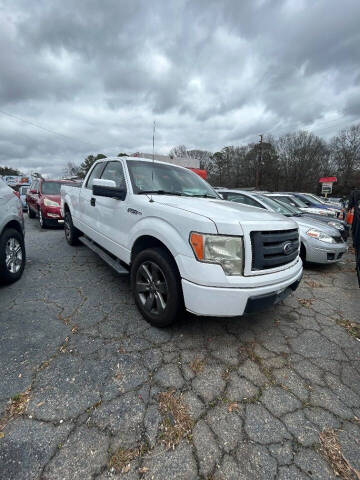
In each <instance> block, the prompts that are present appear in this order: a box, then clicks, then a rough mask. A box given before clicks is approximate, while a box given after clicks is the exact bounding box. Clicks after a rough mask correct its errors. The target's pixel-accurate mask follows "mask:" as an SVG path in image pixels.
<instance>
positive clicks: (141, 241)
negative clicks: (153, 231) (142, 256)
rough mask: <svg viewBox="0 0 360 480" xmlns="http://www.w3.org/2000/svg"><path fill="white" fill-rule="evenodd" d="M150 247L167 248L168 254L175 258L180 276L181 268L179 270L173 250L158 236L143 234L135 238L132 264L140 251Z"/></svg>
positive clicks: (174, 261)
mask: <svg viewBox="0 0 360 480" xmlns="http://www.w3.org/2000/svg"><path fill="white" fill-rule="evenodd" d="M148 248H162V249H163V250H165V251H166V252H167V253H168V255H169V256H170V257H171V259H172V260H173V263H174V266H175V267H176V269H177V272H178V274H179V276H180V270H179V267H178V264H177V262H176V259H175V257H174V255H173V254H172V252H171V250H169V248H168V247H167V246H166V245H165V243H164V242H162V241H161V240H159V239H158V238H156V237H154V236H152V235H141V236H140V237H138V238H137V239H136V240H135V242H134V244H133V247H132V249H131V257H130V264H131V265H132V264H133V262H134V259H135V257H136V256H137V255H138V254H139V253H140V252H142V251H143V250H146V249H148ZM180 277H181V276H180Z"/></svg>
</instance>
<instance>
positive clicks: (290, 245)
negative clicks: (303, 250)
mask: <svg viewBox="0 0 360 480" xmlns="http://www.w3.org/2000/svg"><path fill="white" fill-rule="evenodd" d="M293 250H294V245H293V243H292V242H285V243H284V245H283V252H284V253H285V255H290V253H292V251H293Z"/></svg>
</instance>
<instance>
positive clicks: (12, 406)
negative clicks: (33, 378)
mask: <svg viewBox="0 0 360 480" xmlns="http://www.w3.org/2000/svg"><path fill="white" fill-rule="evenodd" d="M29 400H30V387H29V388H28V389H26V390H25V392H22V393H17V394H16V395H14V396H13V397H12V398H11V400H10V402H9V405H8V407H7V408H6V411H5V414H4V416H3V417H2V418H1V419H0V430H3V428H4V427H5V425H6V424H7V423H8V422H9V421H10V420H12V419H13V418H16V417H19V416H20V415H23V414H24V413H25V411H26V408H27V404H28V403H29Z"/></svg>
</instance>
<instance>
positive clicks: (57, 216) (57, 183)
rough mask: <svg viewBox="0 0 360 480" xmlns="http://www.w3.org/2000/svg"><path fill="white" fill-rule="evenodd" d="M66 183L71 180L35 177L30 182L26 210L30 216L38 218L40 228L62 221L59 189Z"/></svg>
mask: <svg viewBox="0 0 360 480" xmlns="http://www.w3.org/2000/svg"><path fill="white" fill-rule="evenodd" d="M66 184H72V182H68V181H67V182H66V181H63V180H44V179H40V178H36V179H34V180H33V182H32V183H31V185H30V188H29V190H28V191H27V194H26V203H27V212H28V215H29V217H30V218H35V217H38V218H39V223H40V227H41V228H46V227H48V226H51V225H62V224H63V223H64V219H63V217H62V215H61V212H60V189H61V185H66Z"/></svg>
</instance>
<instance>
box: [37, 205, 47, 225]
mask: <svg viewBox="0 0 360 480" xmlns="http://www.w3.org/2000/svg"><path fill="white" fill-rule="evenodd" d="M39 224H40V228H46V227H47V226H48V222H47V221H46V219H45V218H44V217H43V214H42V211H41V208H39Z"/></svg>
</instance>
